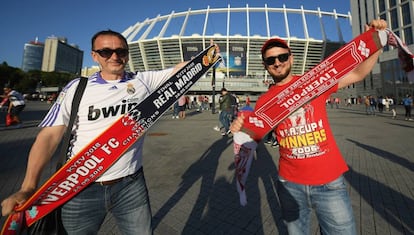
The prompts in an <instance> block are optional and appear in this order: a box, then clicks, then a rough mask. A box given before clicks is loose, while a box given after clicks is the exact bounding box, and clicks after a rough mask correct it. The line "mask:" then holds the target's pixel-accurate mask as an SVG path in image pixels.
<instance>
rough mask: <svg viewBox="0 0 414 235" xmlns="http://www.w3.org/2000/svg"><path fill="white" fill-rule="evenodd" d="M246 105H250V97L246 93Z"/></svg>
mask: <svg viewBox="0 0 414 235" xmlns="http://www.w3.org/2000/svg"><path fill="white" fill-rule="evenodd" d="M246 106H250V97H249V96H248V95H246Z"/></svg>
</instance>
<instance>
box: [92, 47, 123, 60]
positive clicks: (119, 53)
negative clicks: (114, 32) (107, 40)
mask: <svg viewBox="0 0 414 235" xmlns="http://www.w3.org/2000/svg"><path fill="white" fill-rule="evenodd" d="M94 52H96V53H98V54H99V55H100V56H102V57H103V58H106V59H108V58H110V57H111V56H112V54H114V52H115V54H116V55H117V56H118V57H122V58H123V57H126V56H127V55H128V49H125V48H117V49H115V50H112V49H109V48H105V49H101V50H94Z"/></svg>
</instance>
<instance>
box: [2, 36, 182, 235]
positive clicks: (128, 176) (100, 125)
mask: <svg viewBox="0 0 414 235" xmlns="http://www.w3.org/2000/svg"><path fill="white" fill-rule="evenodd" d="M91 41H92V52H91V56H92V58H93V60H94V61H95V62H96V63H98V64H99V67H100V71H99V72H96V73H95V74H93V75H92V76H90V77H89V78H88V82H87V86H86V89H85V92H84V94H83V97H82V99H81V102H80V105H79V112H78V115H77V121H76V122H75V123H76V124H75V125H74V127H73V131H72V133H73V138H72V141H71V146H70V148H69V150H68V154H69V156H70V157H72V156H74V155H75V154H76V153H77V152H79V151H81V150H82V149H83V147H84V146H86V145H87V144H89V143H90V141H92V140H93V139H95V138H96V137H97V136H99V135H100V134H101V133H102V132H104V131H105V130H106V129H107V128H108V127H109V126H110V125H111V124H112V123H114V122H115V121H116V120H118V119H119V117H120V116H121V115H123V113H121V111H119V112H117V111H110V112H109V111H107V110H121V108H119V107H130V106H134V105H136V104H137V103H140V102H142V101H143V100H144V99H145V98H146V97H147V96H148V95H149V94H151V93H152V92H153V91H154V90H155V89H156V88H157V87H159V86H160V85H162V84H163V83H164V82H165V81H167V80H168V79H169V78H170V77H171V76H172V75H173V74H174V73H175V72H177V71H178V69H179V68H181V67H183V66H184V65H185V62H182V63H179V64H177V65H176V66H174V67H173V68H168V69H164V70H160V71H145V72H136V73H131V72H127V71H125V66H126V65H127V64H128V58H129V56H128V54H129V51H128V44H127V41H126V39H125V37H124V36H122V34H120V33H118V32H114V31H111V30H105V31H100V32H97V33H96V34H95V35H94V36H93V37H92V40H91ZM79 80H80V79H75V80H73V81H71V82H70V83H68V85H67V86H66V87H64V89H63V91H62V93H61V94H60V98H59V99H58V100H57V101H56V102H55V103H54V104H53V106H52V107H51V109H50V111H49V112H48V114H47V115H46V117H45V118H44V119H43V121H42V122H41V123H40V125H39V126H40V127H42V129H41V130H40V132H39V134H38V135H37V138H36V140H35V142H34V144H33V145H32V148H31V150H30V153H29V160H28V165H27V170H26V175H25V177H24V180H23V183H22V186H21V188H20V190H19V191H18V192H16V193H14V194H12V195H11V196H9V197H8V198H6V199H5V200H4V201H3V202H2V204H1V205H2V214H3V216H5V215H8V214H10V213H12V212H13V209H14V208H15V206H16V205H20V204H22V203H23V202H24V201H25V200H27V199H28V198H29V196H31V195H32V194H33V193H34V192H35V190H36V189H37V187H38V184H39V179H40V176H41V172H42V169H43V168H44V167H46V165H47V164H48V162H49V161H50V160H51V157H52V155H53V152H54V150H55V149H56V148H57V146H58V145H59V143H60V141H61V139H62V136H63V134H64V132H65V129H66V126H67V125H68V120H69V115H70V109H71V103H72V99H73V97H74V92H75V90H76V87H77V84H78V83H79ZM124 111H125V112H126V111H127V110H124ZM105 112H106V113H105ZM122 112H123V111H122ZM125 112H124V113H125ZM143 143H144V136H143V137H141V138H140V139H139V140H138V141H136V142H135V143H134V144H133V145H132V146H131V147H130V148H129V149H128V150H127V151H126V152H124V153H123V154H122V156H121V157H120V158H119V160H118V161H117V162H115V163H114V164H113V165H112V166H111V167H110V168H109V169H108V170H107V171H105V172H104V173H103V174H102V175H101V176H100V177H99V178H97V179H96V181H95V182H94V183H91V184H90V185H89V186H88V187H86V188H85V189H84V190H83V191H81V192H80V193H78V194H77V195H76V196H75V197H73V198H72V199H70V200H69V201H68V202H66V203H65V204H64V205H63V206H62V222H63V225H64V228H65V230H66V232H67V233H68V234H97V232H98V230H99V228H100V226H101V224H102V223H103V221H104V219H105V217H106V215H107V214H108V213H112V215H113V216H114V218H115V221H116V223H117V225H118V228H119V230H120V232H121V233H122V234H130V235H136V234H140V235H142V234H152V233H153V232H152V226H151V221H152V215H151V210H150V203H149V198H148V190H147V186H146V183H145V178H144V171H143V168H142V158H143V156H142V147H143Z"/></svg>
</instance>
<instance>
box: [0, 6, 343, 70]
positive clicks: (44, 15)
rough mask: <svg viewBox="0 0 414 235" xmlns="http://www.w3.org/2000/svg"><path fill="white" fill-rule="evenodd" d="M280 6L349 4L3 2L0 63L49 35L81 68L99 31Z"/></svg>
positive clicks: (14, 59)
mask: <svg viewBox="0 0 414 235" xmlns="http://www.w3.org/2000/svg"><path fill="white" fill-rule="evenodd" d="M229 4H230V7H231V8H233V7H245V6H246V4H248V5H249V7H264V5H265V4H267V6H268V7H283V4H285V5H286V7H287V8H300V6H303V8H304V9H308V10H316V9H317V7H320V9H321V10H322V11H330V12H331V11H333V9H336V12H337V13H341V14H348V12H349V11H350V2H349V0H341V1H332V0H285V1H280V0H267V1H265V0H250V1H241V0H175V1H174V0H149V1H147V0H118V1H108V0H71V1H60V0H39V1H27V0H3V1H2V7H1V8H0V29H1V36H0V63H3V62H6V63H7V64H8V65H9V66H12V67H18V68H20V67H21V64H22V58H23V51H24V44H25V43H28V42H29V41H34V40H35V39H36V38H37V39H38V40H39V41H40V42H45V40H46V38H48V37H50V36H57V37H66V38H67V42H68V43H69V44H76V45H78V46H79V48H80V49H81V50H83V51H84V59H83V67H85V66H87V67H89V66H93V65H96V64H95V63H94V62H93V60H92V59H91V56H90V50H91V49H90V47H91V46H90V45H91V42H90V40H91V37H92V36H93V34H95V33H96V32H98V31H100V30H106V29H111V30H114V31H118V32H123V31H124V30H126V29H127V28H128V27H129V26H132V25H134V24H135V23H137V22H142V21H144V20H145V19H147V18H154V17H156V16H157V15H158V14H160V15H166V14H170V13H171V12H172V11H174V12H183V11H187V10H188V9H189V8H191V9H192V10H200V9H206V8H207V7H208V6H210V8H222V7H227V6H228V5H229Z"/></svg>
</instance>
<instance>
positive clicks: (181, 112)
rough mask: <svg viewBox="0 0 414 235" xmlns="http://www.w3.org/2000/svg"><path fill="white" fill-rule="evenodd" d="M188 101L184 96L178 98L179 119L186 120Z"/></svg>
mask: <svg viewBox="0 0 414 235" xmlns="http://www.w3.org/2000/svg"><path fill="white" fill-rule="evenodd" d="M187 104H188V99H187V96H186V95H182V96H181V97H180V98H178V117H179V118H180V119H185V110H186V109H187Z"/></svg>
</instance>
